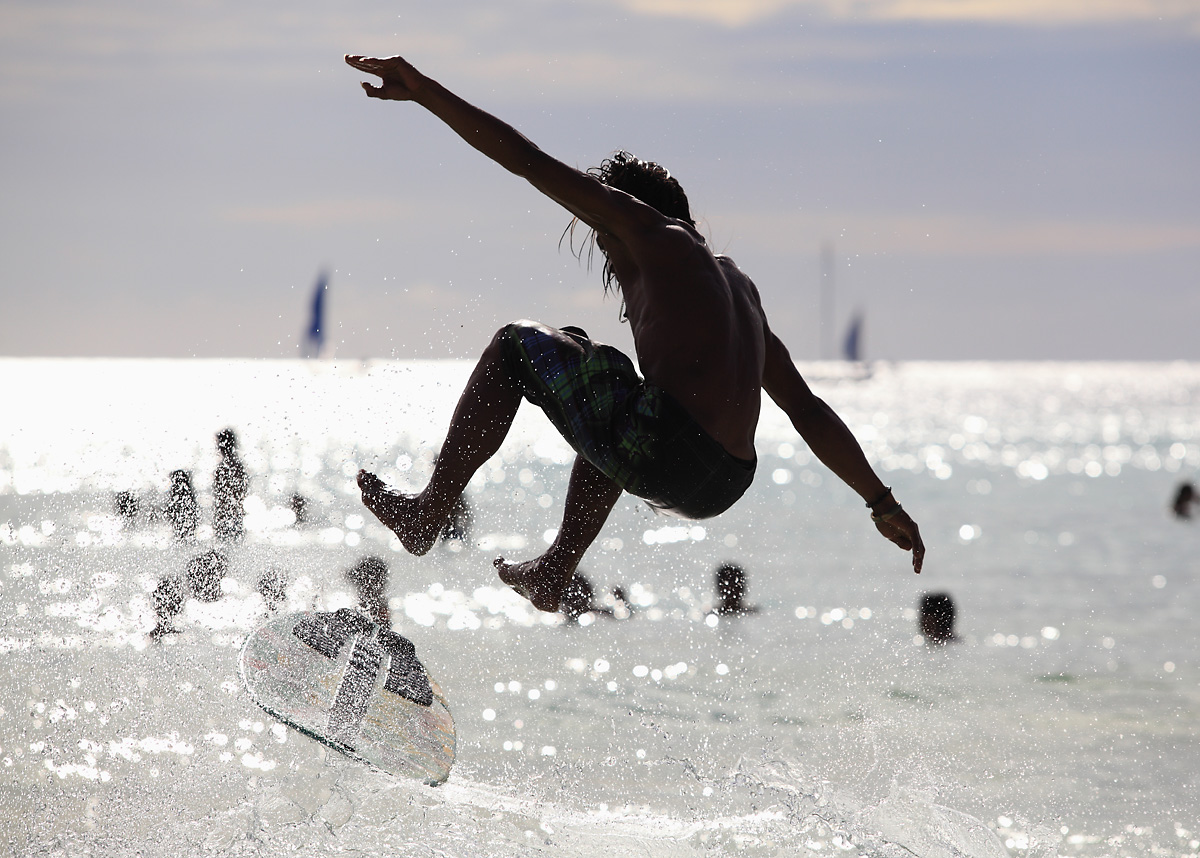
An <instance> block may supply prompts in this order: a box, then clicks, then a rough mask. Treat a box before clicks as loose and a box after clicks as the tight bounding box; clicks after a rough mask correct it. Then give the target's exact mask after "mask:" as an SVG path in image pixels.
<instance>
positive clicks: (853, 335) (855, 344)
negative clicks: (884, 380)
mask: <svg viewBox="0 0 1200 858" xmlns="http://www.w3.org/2000/svg"><path fill="white" fill-rule="evenodd" d="M862 328H863V317H862V313H855V314H854V318H853V319H851V320H850V327H849V328H848V329H847V330H846V339H844V340H843V341H842V357H843V358H844V359H845V360H849V361H856V362H857V361H861V360H862Z"/></svg>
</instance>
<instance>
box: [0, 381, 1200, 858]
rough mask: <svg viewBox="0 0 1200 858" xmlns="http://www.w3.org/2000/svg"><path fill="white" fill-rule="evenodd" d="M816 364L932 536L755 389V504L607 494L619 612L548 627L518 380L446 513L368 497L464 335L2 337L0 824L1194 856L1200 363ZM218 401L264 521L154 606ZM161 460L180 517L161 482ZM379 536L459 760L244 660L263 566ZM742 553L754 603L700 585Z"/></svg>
mask: <svg viewBox="0 0 1200 858" xmlns="http://www.w3.org/2000/svg"><path fill="white" fill-rule="evenodd" d="M801 370H802V372H804V373H805V374H806V377H808V378H809V380H810V383H811V384H812V386H813V387H814V389H815V390H817V392H818V393H819V394H820V395H822V396H824V397H825V398H826V399H827V400H828V401H829V402H830V403H831V404H832V405H833V406H834V407H835V409H837V410H838V412H839V413H840V414H842V416H843V417H844V418H845V420H846V421H847V423H848V424H849V425H850V427H851V428H852V429H853V430H854V432H855V433H856V435H857V436H858V437H859V438H860V439H861V441H862V443H863V446H864V448H865V450H866V451H867V454H868V457H869V458H870V459H871V461H872V462H873V463H874V464H875V466H876V468H877V469H878V470H879V471H880V473H881V476H883V477H884V479H885V482H887V483H889V484H891V485H893V486H894V487H895V491H896V494H897V496H898V497H899V498H900V499H901V500H902V501H903V503H904V504H905V506H906V508H907V509H909V510H910V511H911V512H912V514H913V516H914V517H915V518H916V519H917V521H918V522H919V523H920V525H921V527H922V532H923V534H924V538H925V541H926V544H927V546H928V556H927V562H926V571H925V572H924V574H922V575H921V576H919V577H918V576H914V575H913V574H912V571H911V568H910V566H909V560H908V555H907V554H905V553H903V552H900V551H899V550H897V549H896V548H894V547H893V546H891V545H890V544H889V543H887V542H886V541H885V540H883V539H882V538H880V537H879V536H878V535H877V534H876V533H875V531H874V529H873V527H872V526H871V523H870V521H869V519H868V517H867V514H866V511H865V510H864V509H863V507H862V504H861V501H859V500H858V498H857V497H856V496H855V495H853V494H852V493H851V492H850V491H849V490H848V489H847V488H845V487H844V486H843V485H841V484H840V483H839V482H838V481H837V480H836V479H835V478H833V477H832V476H831V475H830V474H829V473H828V472H827V471H826V470H825V469H824V468H823V467H822V466H821V465H820V464H819V463H818V462H816V461H814V460H813V458H812V456H811V455H810V454H809V452H808V450H807V448H806V447H805V446H804V444H803V443H802V442H801V441H800V439H799V438H798V436H797V435H796V434H795V432H794V431H793V430H792V429H791V427H790V425H789V424H788V423H787V421H786V419H785V418H784V417H783V415H782V414H781V413H780V412H778V410H776V409H775V408H774V407H773V406H772V405H770V404H769V403H768V404H767V407H766V409H765V410H764V414H763V420H762V425H761V428H760V432H759V436H758V452H759V472H758V477H757V479H756V482H755V485H754V486H753V487H752V488H751V490H750V492H749V493H748V494H747V496H746V497H745V498H744V499H743V501H742V502H741V503H740V504H739V505H738V506H736V507H735V508H734V509H733V510H731V511H730V512H728V513H726V514H724V515H722V516H720V517H718V518H716V519H713V520H710V521H706V522H701V523H696V524H689V523H686V522H680V521H677V520H673V519H665V518H659V517H656V516H654V515H653V514H652V513H651V512H650V511H649V510H648V509H647V508H646V507H645V506H644V505H641V504H640V503H638V502H635V501H634V500H633V499H632V498H628V497H626V498H623V499H622V500H621V501H620V502H619V503H618V505H617V508H616V510H615V511H614V514H613V516H612V518H611V520H610V521H609V523H608V525H607V526H606V528H605V530H604V532H603V533H602V535H601V537H600V539H599V540H598V541H597V543H596V545H595V546H594V547H593V549H592V551H591V552H590V554H589V555H588V557H587V558H586V561H585V564H584V567H583V569H584V571H585V572H586V574H587V575H588V577H589V578H590V579H591V580H592V581H593V583H594V584H595V586H596V589H597V593H598V596H599V599H600V601H604V600H605V598H606V594H607V593H608V592H609V590H610V588H612V587H613V586H615V585H621V586H623V587H624V588H625V590H626V592H627V593H628V594H629V598H630V600H631V602H632V605H633V608H634V611H633V614H632V616H630V617H629V618H627V619H621V620H616V619H612V618H610V617H608V616H605V615H602V614H592V615H588V616H585V617H584V618H583V621H582V622H581V623H580V624H578V625H569V624H566V623H564V622H563V620H562V619H561V618H560V617H557V616H551V615H543V614H538V613H536V612H534V611H533V610H532V609H531V608H530V607H529V606H528V605H526V604H524V603H522V601H521V600H520V599H519V598H517V597H516V596H515V595H514V594H512V593H511V592H510V591H508V590H507V588H505V587H504V586H503V585H502V584H500V582H499V580H498V579H497V578H496V577H495V574H494V572H493V569H492V566H491V561H492V559H493V558H494V557H495V556H498V555H504V556H507V557H513V558H525V557H530V556H533V555H534V554H536V553H538V552H540V551H541V550H542V548H543V547H544V546H545V544H546V540H547V538H549V536H550V535H551V534H552V532H553V529H554V528H555V527H556V526H557V523H558V517H559V515H560V512H561V501H562V496H563V492H564V487H565V483H566V478H567V474H568V471H569V462H570V455H569V450H568V449H567V448H566V446H565V444H564V443H563V442H562V441H561V440H560V439H558V438H557V437H556V436H555V435H554V433H553V431H552V429H550V427H549V424H548V423H547V422H546V421H545V419H544V418H543V417H542V416H541V415H540V414H539V413H538V412H536V411H534V410H533V409H531V408H529V407H528V406H526V407H525V408H524V409H523V410H522V413H521V414H520V415H519V416H518V420H517V423H516V425H515V426H514V431H513V433H512V435H511V436H510V438H509V441H508V442H507V443H506V445H505V447H504V448H503V449H502V450H501V452H500V453H499V454H498V455H497V456H496V457H495V458H494V459H493V460H492V461H491V462H489V463H488V464H487V465H486V466H485V467H484V468H483V469H482V470H481V471H480V472H479V474H477V476H476V478H475V480H474V481H473V482H472V484H471V485H470V487H469V490H468V498H469V501H470V503H471V506H472V509H473V513H474V518H473V522H472V527H471V530H470V533H469V538H468V539H467V540H466V542H465V543H461V544H459V543H452V544H449V545H446V546H437V547H435V549H434V550H433V551H432V552H431V553H430V554H429V555H427V556H426V557H424V558H412V557H409V556H408V555H406V554H405V553H403V551H402V550H401V549H400V548H399V546H398V544H397V543H396V541H395V539H394V538H393V537H392V536H391V534H390V533H388V532H387V531H386V530H384V529H383V528H382V527H381V526H379V525H378V524H377V523H376V522H375V521H374V520H373V519H372V518H371V516H370V515H369V514H368V513H367V512H366V510H365V509H364V508H363V507H362V506H361V503H360V502H359V499H358V492H357V490H356V488H355V486H354V474H355V472H356V471H357V469H358V468H359V467H367V468H370V469H373V470H376V471H378V472H379V473H381V475H382V476H384V478H385V479H387V480H389V481H391V482H393V483H395V484H397V485H399V486H401V487H409V488H415V487H418V486H420V485H422V483H423V480H424V479H425V477H426V476H427V474H428V473H429V468H430V464H431V461H432V458H433V456H434V455H435V453H436V450H437V444H438V443H439V441H440V439H441V437H442V434H443V433H444V431H445V426H446V424H447V422H448V420H449V417H450V413H451V410H452V408H453V405H454V401H455V399H456V397H457V393H458V391H459V389H460V388H461V385H462V383H463V381H464V380H465V378H466V375H467V373H468V371H469V366H468V365H467V364H464V363H459V362H425V363H422V362H382V361H381V362H369V363H351V362H332V363H330V362H298V361H297V362H289V361H278V362H271V361H253V362H251V361H151V360H136V361H134V360H88V361H82V360H24V359H22V360H17V359H0V385H2V388H3V390H4V404H3V407H2V408H0V852H2V851H3V850H6V849H7V850H8V851H9V852H11V853H12V854H15V855H39V856H41V855H72V856H74V855H97V856H99V855H104V856H110V855H115V856H125V855H156V854H173V855H182V856H201V855H204V856H207V855H235V856H238V855H260V854H261V855H281V854H290V853H293V852H295V853H300V854H305V855H318V856H321V855H383V854H389V855H390V854H395V855H439V856H478V855H495V856H509V855H513V856H515V855H522V856H524V855H539V854H546V855H552V854H553V855H559V854H565V855H584V856H587V855H604V856H624V855H630V856H632V855H637V856H645V855H652V856H660V855H662V856H668V855H669V856H693V855H727V854H744V855H750V856H767V855H771V856H774V855H787V856H791V855H796V856H825V855H850V856H853V855H871V856H876V855H878V856H885V858H886V857H887V856H912V855H916V856H921V858H941V856H971V858H982V856H990V858H1000V856H1004V855H1006V854H1007V855H1011V856H1039V858H1042V857H1043V856H1053V855H1063V856H1176V855H1195V854H1197V853H1200V741H1198V738H1200V668H1198V665H1197V653H1198V651H1200V632H1198V631H1197V618H1198V611H1200V595H1198V583H1200V582H1198V581H1197V567H1198V556H1200V529H1198V526H1197V524H1196V523H1193V522H1187V521H1181V520H1178V519H1176V518H1174V517H1173V516H1172V515H1171V514H1170V509H1169V505H1170V501H1171V497H1172V495H1173V493H1174V491H1175V488H1176V487H1177V485H1179V483H1181V482H1182V481H1184V480H1191V479H1193V478H1194V477H1195V476H1196V470H1197V467H1198V466H1200V365H1198V364H1184V363H1179V364H1059V363H1053V364H1010V363H1003V364H1001V363H957V364H936V363H906V364H897V365H887V364H879V365H875V366H873V367H871V368H870V372H869V373H867V372H860V371H859V369H858V368H852V367H845V366H842V365H838V364H815V363H814V364H805V365H802V366H801ZM226 426H231V427H233V428H235V429H236V431H237V432H238V435H239V438H240V441H241V452H242V458H243V460H244V462H245V463H246V466H247V469H248V471H249V472H250V475H251V484H250V496H249V498H248V499H247V501H246V504H245V507H246V527H247V534H246V537H245V539H244V540H243V541H242V542H241V543H239V544H236V545H233V546H230V547H228V548H227V549H225V550H226V553H227V555H228V558H229V574H228V576H227V577H226V578H225V580H224V581H223V584H222V587H223V594H224V595H223V597H222V598H221V599H220V600H219V601H217V602H213V603H202V602H199V601H197V600H195V599H192V600H190V601H189V602H188V603H187V604H186V606H185V608H184V610H183V613H182V614H181V615H180V616H179V617H178V618H177V620H176V622H175V626H176V628H177V630H178V633H177V634H172V635H167V636H165V637H162V638H159V639H151V638H150V637H149V634H148V633H149V632H150V631H151V629H152V628H153V627H154V625H155V620H156V618H155V614H154V610H153V607H152V597H153V592H154V590H155V588H156V586H157V584H158V582H159V580H160V579H162V578H164V577H167V576H172V575H174V576H178V575H181V574H182V573H183V572H184V570H185V568H186V566H187V564H188V562H189V560H191V559H192V558H193V557H195V556H196V555H197V554H200V553H202V552H204V551H206V550H208V549H210V548H212V547H213V546H214V545H215V544H216V543H215V542H214V540H213V536H212V531H211V526H210V525H211V508H212V504H211V493H210V487H211V478H212V473H213V469H214V468H215V466H216V462H217V454H216V449H215V445H214V442H213V436H214V433H215V432H216V431H218V430H219V429H222V428H224V427H226ZM176 468H185V469H190V470H191V471H192V472H193V477H194V480H195V485H196V487H197V490H198V492H199V498H200V502H201V506H202V509H203V521H202V526H201V528H200V530H199V532H198V534H197V539H196V541H194V542H190V543H179V542H177V541H176V540H175V539H174V538H173V536H172V534H171V532H170V531H169V528H168V527H167V525H166V524H165V523H163V522H162V521H159V520H155V519H154V518H152V517H151V516H150V515H149V514H148V513H147V512H146V510H148V509H150V508H152V507H154V506H155V505H156V504H159V503H161V501H162V499H163V497H164V496H165V492H166V489H167V485H168V475H169V473H170V472H171V471H172V470H174V469H176ZM120 491H128V492H132V493H134V494H136V495H137V496H138V497H139V498H140V499H141V501H142V510H143V511H142V513H141V514H140V515H139V516H137V517H136V518H134V519H133V520H127V519H123V518H122V517H120V516H119V515H117V514H116V511H115V508H114V495H115V493H117V492H120ZM295 492H299V493H301V494H303V495H304V496H305V497H306V498H307V499H308V501H309V510H310V518H309V521H308V522H306V523H303V524H299V525H298V524H297V523H296V522H295V521H294V515H293V514H292V513H291V511H290V508H289V503H288V501H289V498H290V497H291V495H292V494H293V493H295ZM367 555H377V556H380V557H382V558H384V559H385V560H386V562H387V564H388V566H389V570H390V577H389V583H388V588H387V596H388V600H389V605H390V608H391V614H392V624H393V627H394V628H395V629H396V630H397V631H399V632H401V633H402V634H404V635H405V636H407V637H409V638H411V639H412V640H413V642H414V643H415V644H416V647H417V653H418V655H419V656H420V657H421V659H422V661H423V662H424V663H425V665H426V666H427V668H428V669H429V671H430V672H431V674H433V675H434V676H435V677H436V678H437V679H438V680H439V681H440V682H441V684H442V686H443V688H444V689H445V691H446V693H447V697H448V699H449V701H450V705H451V708H452V711H453V713H454V716H455V719H456V723H457V727H458V762H457V764H456V766H455V768H454V770H453V772H452V773H451V776H450V779H449V781H448V782H447V783H446V784H445V785H443V786H441V787H437V788H430V787H426V786H423V785H421V784H420V783H417V782H415V781H409V780H402V779H397V778H395V777H392V776H390V775H387V774H384V773H381V772H378V771H375V770H372V769H370V768H368V767H366V766H363V765H361V764H358V763H355V762H353V761H351V760H348V759H346V758H345V757H342V756H341V755H339V754H337V753H336V752H333V751H329V750H327V749H325V748H324V747H323V746H321V745H319V744H318V743H315V742H313V741H312V740H310V739H308V738H305V737H303V736H300V735H298V734H296V733H294V732H291V731H289V730H287V729H285V728H283V727H282V726H281V725H279V724H278V723H276V722H274V721H273V720H272V719H271V718H270V717H269V716H267V715H266V714H265V713H264V712H262V711H261V710H260V709H258V708H257V707H256V706H255V705H254V703H253V702H252V701H251V700H250V699H249V697H248V696H247V694H246V693H245V692H244V691H243V690H242V689H241V687H240V684H239V681H238V674H237V666H236V662H237V655H238V650H239V646H240V644H241V642H242V641H243V640H244V638H245V636H246V635H247V634H248V633H249V631H251V630H252V629H253V628H255V627H256V626H257V625H258V624H260V623H262V622H263V621H264V620H265V619H266V618H267V617H268V616H269V609H268V607H267V605H266V604H265V603H264V601H263V599H262V597H261V596H260V595H259V594H258V593H257V592H256V591H255V583H256V581H257V580H258V579H259V577H260V576H262V575H263V574H264V573H266V572H268V571H271V570H273V571H274V572H275V573H277V574H280V575H282V577H283V579H284V580H285V581H286V582H287V590H286V600H285V602H286V604H285V605H284V606H283V609H293V610H300V609H306V608H313V607H315V608H319V609H322V610H329V609H333V608H337V607H341V606H345V605H351V604H353V602H354V598H355V597H354V595H353V593H352V592H351V590H350V587H349V585H348V584H347V583H346V579H345V577H344V574H343V573H344V571H345V570H346V569H347V568H349V567H350V566H352V565H353V564H354V563H356V562H357V561H358V560H360V559H361V558H363V557H364V556H367ZM723 561H736V562H738V563H740V564H741V565H742V566H743V567H744V568H745V569H746V572H747V575H748V584H749V594H748V595H749V601H750V602H752V603H754V604H755V605H756V606H757V607H758V611H757V612H756V613H753V614H749V615H746V616H742V617H721V618H719V619H718V618H716V617H713V616H712V615H710V614H709V613H708V608H709V607H710V606H711V604H712V602H713V601H714V599H713V596H714V594H713V571H714V569H715V567H716V566H717V565H718V564H719V563H721V562H723ZM930 591H943V592H948V593H950V594H951V595H952V597H953V598H954V600H955V602H956V604H957V607H958V620H957V635H958V640H957V641H956V642H954V643H951V644H949V645H946V646H930V645H928V644H926V643H925V642H924V641H923V639H922V638H921V637H920V636H919V632H918V628H917V621H916V607H917V604H918V600H919V599H920V597H921V595H922V594H923V593H925V592H930ZM610 601H611V600H610Z"/></svg>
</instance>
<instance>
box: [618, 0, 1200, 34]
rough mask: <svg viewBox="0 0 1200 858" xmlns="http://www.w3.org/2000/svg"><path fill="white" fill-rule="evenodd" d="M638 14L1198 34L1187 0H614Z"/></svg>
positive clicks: (724, 20) (748, 21)
mask: <svg viewBox="0 0 1200 858" xmlns="http://www.w3.org/2000/svg"><path fill="white" fill-rule="evenodd" d="M620 1H621V4H622V5H623V6H625V8H627V9H629V10H631V11H633V12H636V13H638V14H642V15H656V16H664V17H674V18H685V19H688V20H694V21H704V22H709V23H716V24H720V25H723V26H726V27H745V26H749V25H753V24H758V23H761V22H763V21H765V20H767V19H769V18H771V17H773V16H775V15H778V14H780V13H781V12H784V11H790V10H799V11H807V12H811V13H812V14H815V15H819V16H821V17H823V18H828V19H832V20H855V21H859V22H866V21H960V22H976V23H993V24H995V23H1003V24H1015V25H1025V26H1046V25H1063V24H1113V23H1121V22H1130V21H1164V20H1165V21H1180V22H1184V23H1186V24H1188V25H1189V30H1190V31H1191V32H1192V33H1193V35H1200V9H1198V8H1197V6H1196V3H1195V2H1193V0H620Z"/></svg>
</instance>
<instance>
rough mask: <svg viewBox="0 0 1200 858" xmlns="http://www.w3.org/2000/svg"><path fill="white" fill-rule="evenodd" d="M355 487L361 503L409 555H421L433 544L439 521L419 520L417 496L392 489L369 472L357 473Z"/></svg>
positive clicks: (435, 539)
mask: <svg viewBox="0 0 1200 858" xmlns="http://www.w3.org/2000/svg"><path fill="white" fill-rule="evenodd" d="M358 487H359V488H360V489H361V490H362V501H363V504H365V505H366V507H367V509H369V510H370V511H371V512H372V513H373V514H374V515H375V517H376V518H377V519H379V520H380V521H381V522H383V523H384V524H385V525H386V526H387V528H388V529H389V530H391V531H392V533H394V534H396V536H397V537H398V538H399V539H400V543H401V544H402V545H403V546H404V547H405V549H407V551H408V553H409V554H415V555H417V556H418V557H420V556H421V555H422V554H425V553H426V552H428V551H429V549H430V548H432V547H433V543H434V542H436V541H437V537H438V534H439V533H440V532H441V529H442V522H440V521H434V522H432V523H430V522H427V521H422V520H421V514H420V513H421V502H420V499H419V498H418V497H417V496H415V495H404V494H401V493H400V492H394V491H392V490H391V489H389V488H388V487H387V486H385V485H384V484H383V480H381V479H379V477H377V476H375V475H374V474H372V473H371V472H369V471H359V472H358Z"/></svg>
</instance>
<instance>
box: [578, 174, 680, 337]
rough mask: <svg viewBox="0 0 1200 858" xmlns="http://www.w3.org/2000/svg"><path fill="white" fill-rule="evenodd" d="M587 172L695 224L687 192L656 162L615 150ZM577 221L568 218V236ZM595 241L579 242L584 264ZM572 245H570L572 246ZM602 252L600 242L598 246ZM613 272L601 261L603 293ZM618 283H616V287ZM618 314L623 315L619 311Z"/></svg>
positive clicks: (657, 207) (588, 239) (662, 210)
mask: <svg viewBox="0 0 1200 858" xmlns="http://www.w3.org/2000/svg"><path fill="white" fill-rule="evenodd" d="M588 175H590V176H594V177H595V178H597V179H599V180H600V181H601V182H603V183H604V184H606V185H608V186H609V187H610V188H616V189H617V190H619V191H624V192H625V193H627V194H629V195H630V196H632V197H637V198H638V199H639V200H641V201H642V202H644V203H645V204H646V205H648V206H651V207H653V208H654V209H656V210H658V211H659V212H661V213H662V214H664V215H666V216H667V217H671V218H675V219H677V220H681V221H683V222H685V223H687V224H689V225H691V226H695V225H696V221H695V220H693V219H692V210H691V207H690V206H689V205H688V198H687V194H685V193H684V192H683V187H682V186H680V184H679V182H678V180H677V179H676V178H675V177H674V176H672V175H671V174H670V172H669V171H668V170H667V168H666V167H663V166H662V165H661V164H656V163H654V162H653V161H643V160H641V159H640V158H635V157H634V156H633V155H631V154H629V153H628V152H626V151H624V150H622V151H620V152H617V153H615V154H614V155H613V156H612V157H611V158H605V159H604V161H602V162H601V163H600V166H599V167H592V168H591V169H590V170H588ZM576 223H578V218H574V219H572V220H571V223H570V224H568V225H567V229H566V232H564V233H563V234H564V235H566V234H567V233H570V234H571V236H572V237H574V235H575V225H576ZM595 244H596V235H595V233H594V232H593V233H591V234H590V235H589V236H587V237H586V238H585V239H584V241H583V245H586V246H587V248H588V263H589V264H590V263H591V259H592V256H591V250H592V247H594V246H595ZM583 245H581V246H580V249H579V253H578V255H579V256H581V257H582V255H583ZM572 246H573V245H572ZM600 250H601V251H603V250H604V247H603V245H601V246H600ZM615 277H616V272H614V271H613V268H612V263H611V262H610V261H609V260H608V259H607V258H606V259H605V261H604V291H605V292H607V291H609V290H610V289H612V288H614V287H613V281H614V280H615ZM619 286H620V283H619V282H618V283H617V287H618V288H619ZM622 315H624V314H623V313H622Z"/></svg>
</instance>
